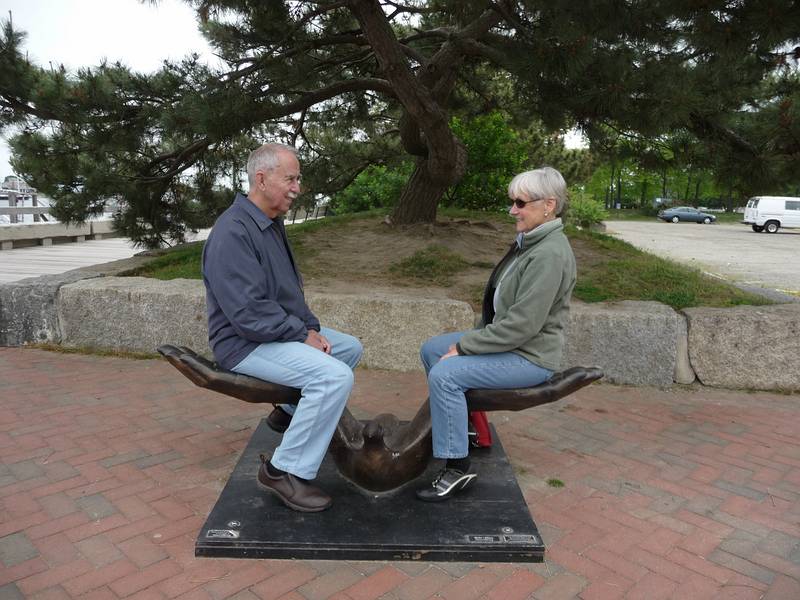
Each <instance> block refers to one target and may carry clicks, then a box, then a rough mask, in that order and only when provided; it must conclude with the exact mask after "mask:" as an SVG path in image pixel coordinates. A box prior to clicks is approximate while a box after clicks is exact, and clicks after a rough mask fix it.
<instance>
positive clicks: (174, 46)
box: [0, 0, 215, 183]
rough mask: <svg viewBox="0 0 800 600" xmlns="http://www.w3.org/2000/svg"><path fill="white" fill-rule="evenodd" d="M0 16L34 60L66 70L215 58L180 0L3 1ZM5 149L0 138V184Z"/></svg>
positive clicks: (150, 67) (145, 68) (146, 68)
mask: <svg viewBox="0 0 800 600" xmlns="http://www.w3.org/2000/svg"><path fill="white" fill-rule="evenodd" d="M3 8H4V10H2V12H0V20H2V21H6V20H7V19H8V18H9V11H10V12H11V18H12V21H13V23H14V28H15V29H16V30H18V31H19V30H22V31H25V32H27V34H28V36H27V38H26V40H25V42H24V44H23V46H24V48H25V49H26V50H27V52H28V56H29V58H30V59H31V61H33V62H34V63H36V64H39V65H42V66H48V65H49V64H50V63H53V64H54V65H59V64H63V65H64V66H65V67H66V68H67V69H68V70H70V71H73V72H74V71H76V70H77V69H79V68H80V67H88V66H94V65H97V64H99V63H100V62H101V61H102V59H103V58H106V59H108V61H109V62H113V61H116V60H119V61H120V62H122V63H123V64H126V65H128V66H129V67H131V68H132V69H134V70H137V71H142V72H151V71H156V70H157V69H158V68H159V67H160V65H161V62H162V61H163V60H164V59H166V58H171V59H178V58H181V57H183V56H186V55H187V54H191V53H192V52H197V53H198V54H200V55H201V56H203V57H204V58H206V60H207V61H209V62H211V63H213V61H214V60H215V59H214V57H213V55H212V54H211V52H210V49H209V46H208V44H207V43H206V41H205V40H204V39H203V37H202V36H201V35H200V32H199V31H198V30H197V22H196V17H195V13H194V11H193V10H192V9H191V8H190V7H189V5H188V4H185V3H183V2H181V1H180V0H160V1H159V2H158V3H157V5H156V6H153V5H152V4H151V3H149V2H140V1H139V0H56V1H54V0H5V2H3ZM9 154H10V152H9V149H8V145H7V144H6V142H5V139H2V140H0V183H2V180H3V178H4V177H5V176H6V175H11V174H12V170H11V166H10V165H9V164H8V159H9Z"/></svg>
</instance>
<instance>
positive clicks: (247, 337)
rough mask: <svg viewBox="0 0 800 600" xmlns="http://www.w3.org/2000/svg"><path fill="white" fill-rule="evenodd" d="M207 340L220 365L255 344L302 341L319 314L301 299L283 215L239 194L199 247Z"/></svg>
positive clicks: (227, 365)
mask: <svg viewBox="0 0 800 600" xmlns="http://www.w3.org/2000/svg"><path fill="white" fill-rule="evenodd" d="M203 283H205V286H206V305H207V308H208V340H209V344H210V346H211V349H212V351H213V352H214V358H215V359H216V361H217V362H218V363H219V364H220V365H221V366H222V367H224V368H226V369H231V368H232V367H235V366H236V365H237V364H239V363H240V362H241V361H242V360H243V359H244V358H245V357H246V356H247V355H248V354H250V352H252V351H253V350H254V349H255V348H256V347H257V346H258V345H259V344H262V343H266V342H303V341H305V339H306V337H308V330H309V329H314V330H316V331H319V320H318V319H317V318H316V317H315V316H314V314H313V313H312V312H311V310H310V309H309V308H308V305H307V304H306V300H305V296H304V294H303V280H302V278H301V276H300V273H299V271H298V270H297V265H296V264H295V261H294V256H293V255H292V250H291V247H290V246H289V241H288V240H287V239H286V230H285V229H284V227H283V219H281V218H278V219H275V220H273V219H270V218H269V217H268V216H267V215H265V214H264V213H263V212H262V211H261V210H260V209H259V208H258V207H257V206H256V205H255V204H253V203H252V202H251V201H250V200H249V199H248V198H247V197H246V196H244V195H243V194H236V198H235V199H234V201H233V204H231V206H230V207H229V208H228V209H227V210H226V211H225V212H224V213H222V214H221V215H220V217H219V218H218V219H217V222H216V223H214V227H213V229H212V230H211V233H210V234H209V236H208V239H207V240H206V245H205V248H203Z"/></svg>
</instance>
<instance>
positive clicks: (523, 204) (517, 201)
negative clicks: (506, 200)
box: [514, 198, 547, 208]
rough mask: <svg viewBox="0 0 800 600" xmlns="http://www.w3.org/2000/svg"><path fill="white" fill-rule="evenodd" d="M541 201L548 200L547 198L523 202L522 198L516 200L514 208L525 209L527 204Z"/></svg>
mask: <svg viewBox="0 0 800 600" xmlns="http://www.w3.org/2000/svg"><path fill="white" fill-rule="evenodd" d="M539 200H547V198H534V199H533V200H521V199H520V198H514V206H516V207H517V208H525V205H526V204H530V203H531V202H538V201H539Z"/></svg>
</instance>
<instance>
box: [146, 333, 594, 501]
mask: <svg viewBox="0 0 800 600" xmlns="http://www.w3.org/2000/svg"><path fill="white" fill-rule="evenodd" d="M158 351H159V352H160V353H161V354H162V355H163V356H165V357H166V358H167V360H168V361H169V362H170V363H171V364H172V365H173V366H174V367H175V368H176V369H178V370H179V371H180V372H181V373H183V374H184V375H185V376H186V377H187V378H189V379H190V380H191V381H192V382H193V383H194V384H195V385H198V386H200V387H203V388H207V389H210V390H213V391H215V392H219V393H221V394H226V395H228V396H233V397H234V398H238V399H240V400H244V401H245V402H254V403H259V404H260V403H270V404H297V402H298V401H299V399H300V390H298V389H296V388H290V387H286V386H283V385H278V384H275V383H270V382H268V381H263V380H261V379H257V378H255V377H250V376H248V375H241V374H239V373H233V372H230V371H226V370H224V369H221V368H219V367H218V366H217V365H216V364H214V363H212V362H210V361H208V360H206V359H205V358H203V357H202V356H199V355H197V354H196V353H195V352H194V351H192V350H191V349H189V348H185V347H176V346H171V345H168V344H166V345H163V346H160V347H159V348H158ZM602 376H603V372H602V371H601V370H600V369H597V368H583V367H573V368H571V369H568V370H566V371H562V372H560V373H556V374H555V375H554V376H553V378H552V379H550V381H548V382H546V383H543V384H541V385H538V386H536V387H532V388H521V389H507V390H470V391H469V392H467V403H468V406H469V408H470V410H484V411H495V410H512V411H518V410H523V409H526V408H531V407H533V406H540V405H542V404H547V403H549V402H555V401H556V400H558V399H559V398H563V397H564V396H566V395H568V394H571V393H572V392H574V391H576V390H578V389H580V388H582V387H583V386H585V385H588V384H590V383H592V382H593V381H596V380H598V379H600V378H601V377H602ZM329 451H330V453H331V455H332V456H333V459H334V461H335V462H336V466H337V468H338V469H339V472H340V473H341V474H342V475H343V476H344V477H346V478H347V479H349V480H350V481H352V482H353V483H355V484H356V485H358V486H360V487H362V488H364V489H367V490H370V491H373V492H385V491H388V490H392V489H395V488H399V487H401V486H402V485H404V484H406V483H408V482H409V481H412V480H413V479H415V478H417V477H418V476H419V475H421V474H422V472H423V471H424V470H425V468H426V467H427V465H428V462H429V461H430V458H431V454H432V450H431V415H430V409H429V406H428V401H427V400H426V401H425V402H424V403H423V405H422V406H421V407H420V408H419V410H418V411H417V414H416V415H415V416H414V418H413V419H412V420H411V421H409V422H407V423H402V422H400V421H398V419H397V417H395V416H394V415H391V414H382V415H378V416H377V417H375V418H373V419H372V420H371V421H368V422H367V423H362V422H361V421H359V420H357V419H356V418H355V417H353V415H352V414H351V413H350V411H349V410H348V409H347V408H345V409H344V413H343V414H342V417H341V419H340V420H339V424H338V426H337V428H336V432H335V433H334V435H333V439H332V440H331V445H330V448H329Z"/></svg>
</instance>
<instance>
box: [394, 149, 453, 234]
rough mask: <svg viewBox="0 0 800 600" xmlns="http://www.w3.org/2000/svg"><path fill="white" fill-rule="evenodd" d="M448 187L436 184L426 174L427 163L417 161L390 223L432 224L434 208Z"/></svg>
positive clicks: (434, 217)
mask: <svg viewBox="0 0 800 600" xmlns="http://www.w3.org/2000/svg"><path fill="white" fill-rule="evenodd" d="M447 188H448V186H447V185H442V184H441V183H437V182H436V181H434V179H433V178H432V177H431V176H430V173H428V167H427V161H425V160H424V159H421V160H418V161H417V166H416V167H415V168H414V172H413V173H412V174H411V177H410V178H409V179H408V182H407V183H406V186H405V187H404V188H403V191H402V192H401V194H400V200H399V201H398V203H397V207H396V208H395V209H394V212H393V213H392V223H395V224H397V225H407V224H410V223H433V222H435V221H436V207H437V206H438V205H439V201H440V200H441V199H442V196H444V193H445V192H446V191H447Z"/></svg>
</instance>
